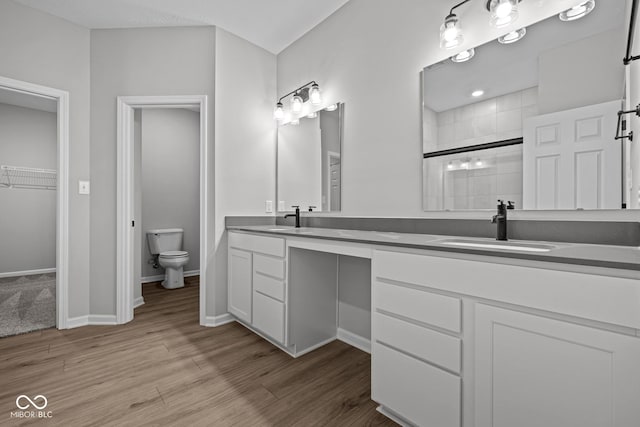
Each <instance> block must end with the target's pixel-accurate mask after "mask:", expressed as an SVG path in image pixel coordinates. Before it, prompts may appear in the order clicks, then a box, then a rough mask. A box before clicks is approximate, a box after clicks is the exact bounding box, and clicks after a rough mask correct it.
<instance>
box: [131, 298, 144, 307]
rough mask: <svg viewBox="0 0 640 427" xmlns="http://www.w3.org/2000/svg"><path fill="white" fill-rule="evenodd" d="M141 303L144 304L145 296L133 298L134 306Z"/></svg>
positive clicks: (138, 305)
mask: <svg viewBox="0 0 640 427" xmlns="http://www.w3.org/2000/svg"><path fill="white" fill-rule="evenodd" d="M141 305H144V298H143V297H138V298H136V299H134V300H133V308H138V307H140V306H141Z"/></svg>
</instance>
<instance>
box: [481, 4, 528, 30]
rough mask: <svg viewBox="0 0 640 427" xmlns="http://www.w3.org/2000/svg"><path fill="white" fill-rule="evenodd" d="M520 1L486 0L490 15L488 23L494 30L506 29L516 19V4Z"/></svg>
mask: <svg viewBox="0 0 640 427" xmlns="http://www.w3.org/2000/svg"><path fill="white" fill-rule="evenodd" d="M520 1H522V0H487V10H488V11H489V12H490V13H491V18H490V20H489V23H490V24H491V25H492V26H493V27H495V28H502V27H506V26H507V25H511V24H512V23H514V22H515V21H516V19H518V3H520Z"/></svg>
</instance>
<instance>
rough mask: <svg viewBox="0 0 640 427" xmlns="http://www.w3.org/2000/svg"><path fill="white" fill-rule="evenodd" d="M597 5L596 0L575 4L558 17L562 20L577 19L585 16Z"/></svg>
mask: <svg viewBox="0 0 640 427" xmlns="http://www.w3.org/2000/svg"><path fill="white" fill-rule="evenodd" d="M595 7H596V1H595V0H588V1H585V2H582V3H580V4H579V5H577V6H574V7H572V8H570V9H567V10H565V11H564V12H561V13H560V15H558V17H559V18H560V20H561V21H565V22H566V21H575V20H576V19H580V18H584V17H585V16H587V15H588V14H589V13H591V11H592V10H593V9H594V8H595Z"/></svg>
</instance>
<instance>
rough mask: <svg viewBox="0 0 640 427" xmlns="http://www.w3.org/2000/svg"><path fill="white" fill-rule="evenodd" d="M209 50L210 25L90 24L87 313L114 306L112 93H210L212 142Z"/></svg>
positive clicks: (211, 60) (212, 68)
mask: <svg viewBox="0 0 640 427" xmlns="http://www.w3.org/2000/svg"><path fill="white" fill-rule="evenodd" d="M214 52H215V29H214V28H213V27H189V28H181V27H173V28H145V29H125V30H94V31H92V32H91V164H92V170H91V180H92V182H91V190H92V196H91V313H92V314H115V312H116V307H115V298H116V123H117V122H116V97H118V96H124V95H207V96H208V97H209V100H208V102H209V112H210V113H209V117H207V118H206V120H207V121H208V123H209V128H210V129H211V132H210V135H209V141H208V143H209V145H210V146H213V110H214V108H213V99H214V75H215V66H214V60H215V56H214ZM213 154H214V153H213V150H210V158H209V159H208V161H209V162H210V164H213ZM213 190H214V189H213V185H212V186H211V188H210V199H211V200H213ZM211 208H213V206H211ZM210 212H211V214H213V209H211V211H210ZM208 220H211V218H210V219H208ZM211 225H212V226H213V221H211ZM211 229H213V227H211ZM202 238H205V236H202ZM211 279H213V277H211ZM205 286H208V287H211V288H212V287H213V283H212V282H208V283H207V284H205ZM210 294H212V292H210ZM208 310H211V307H208Z"/></svg>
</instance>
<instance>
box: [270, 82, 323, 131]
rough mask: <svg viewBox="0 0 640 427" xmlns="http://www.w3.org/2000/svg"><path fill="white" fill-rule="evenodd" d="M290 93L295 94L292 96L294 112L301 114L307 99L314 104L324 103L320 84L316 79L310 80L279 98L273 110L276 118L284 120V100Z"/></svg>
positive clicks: (292, 110) (292, 109)
mask: <svg viewBox="0 0 640 427" xmlns="http://www.w3.org/2000/svg"><path fill="white" fill-rule="evenodd" d="M290 95H293V96H292V97H291V112H292V113H294V114H300V113H301V112H302V110H303V106H304V103H305V102H307V101H310V102H311V104H313V105H320V104H321V103H322V96H321V94H320V86H319V85H318V83H316V82H315V81H310V82H309V83H307V84H304V85H302V86H300V87H299V88H297V89H295V90H292V91H291V92H289V93H287V94H286V95H284V96H282V97H281V98H280V99H279V100H278V102H277V104H276V108H275V110H274V112H273V117H274V118H275V119H276V120H278V121H281V120H284V118H285V112H284V105H283V104H282V100H283V99H285V98H286V97H288V96H290Z"/></svg>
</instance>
